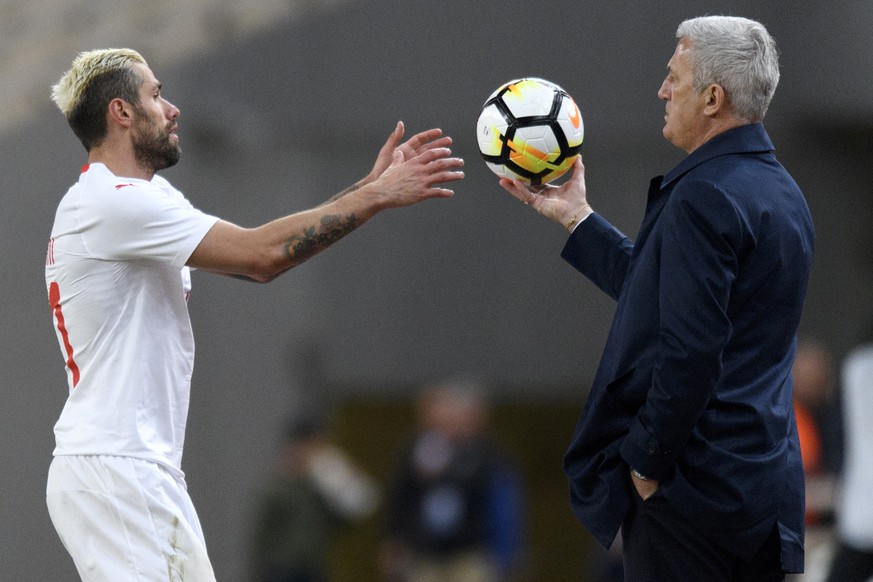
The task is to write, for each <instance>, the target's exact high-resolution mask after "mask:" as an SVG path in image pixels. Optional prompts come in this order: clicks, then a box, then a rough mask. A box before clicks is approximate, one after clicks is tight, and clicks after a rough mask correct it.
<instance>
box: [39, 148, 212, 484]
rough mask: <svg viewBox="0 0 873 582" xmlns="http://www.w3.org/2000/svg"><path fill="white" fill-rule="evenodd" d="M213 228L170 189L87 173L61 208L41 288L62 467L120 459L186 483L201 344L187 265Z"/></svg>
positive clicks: (97, 169) (94, 168)
mask: <svg viewBox="0 0 873 582" xmlns="http://www.w3.org/2000/svg"><path fill="white" fill-rule="evenodd" d="M217 220H218V219H217V218H215V217H212V216H208V215H206V214H204V213H202V212H200V211H199V210H196V209H195V208H193V206H192V205H191V204H190V202H188V200H186V199H185V197H184V196H183V195H182V194H181V193H180V192H179V191H178V190H176V189H174V188H173V187H172V186H171V185H170V184H169V183H168V182H167V181H166V180H164V179H163V178H161V177H158V176H156V177H155V178H154V179H152V180H151V182H149V181H145V180H136V179H130V178H121V177H117V176H115V175H114V174H112V173H111V172H110V171H109V169H108V168H106V166H104V165H102V164H91V165H90V167H89V168H88V169H87V171H85V172H83V173H82V175H81V176H80V178H79V181H78V182H77V183H76V184H74V185H73V186H72V187H71V188H70V190H69V191H68V192H67V194H66V195H65V196H64V197H63V199H62V200H61V202H60V205H59V206H58V210H57V214H56V216H55V223H54V227H53V228H52V234H51V239H50V241H49V249H48V253H47V256H46V270H45V274H46V286H47V288H48V292H49V303H50V305H51V307H52V315H53V319H54V324H55V331H56V333H57V336H58V343H59V345H60V349H61V353H62V355H63V358H64V361H65V362H66V363H67V378H68V388H69V392H68V397H67V401H66V404H65V406H64V409H63V412H62V413H61V416H60V419H59V420H58V422H57V424H56V425H55V440H56V448H55V451H54V454H55V455H121V456H130V457H136V458H140V459H145V460H149V461H154V462H157V463H160V464H162V465H165V466H166V467H167V468H169V469H170V470H172V471H175V472H176V473H177V474H178V475H181V460H182V446H183V443H184V438H185V425H186V421H187V415H188V401H189V395H190V382H191V373H192V369H193V365H194V337H193V333H192V331H191V324H190V320H189V318H188V306H187V297H188V294H189V292H190V289H191V279H190V274H189V270H188V268H187V267H185V266H184V265H185V262H186V261H187V260H188V257H189V256H190V255H191V253H192V252H193V251H194V249H195V248H196V247H197V245H198V244H199V243H200V241H201V240H202V239H203V237H204V236H205V235H206V233H207V232H208V231H209V229H210V228H212V226H213V225H214V224H215V222H216V221H217Z"/></svg>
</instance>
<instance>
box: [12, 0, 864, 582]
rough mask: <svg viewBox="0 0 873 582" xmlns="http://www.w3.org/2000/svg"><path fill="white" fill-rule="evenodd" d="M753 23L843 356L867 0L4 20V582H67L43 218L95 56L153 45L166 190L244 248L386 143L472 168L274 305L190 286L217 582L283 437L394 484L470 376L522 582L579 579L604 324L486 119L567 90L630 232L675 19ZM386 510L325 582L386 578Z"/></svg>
mask: <svg viewBox="0 0 873 582" xmlns="http://www.w3.org/2000/svg"><path fill="white" fill-rule="evenodd" d="M716 13H720V14H731V15H741V16H747V17H750V18H755V19H757V20H760V21H761V22H763V23H764V24H765V25H766V26H767V27H768V29H769V30H770V32H771V34H772V35H773V36H774V37H775V38H776V40H777V43H778V44H779V46H780V48H781V52H782V57H781V64H782V80H781V83H780V86H779V89H778V90H777V92H776V96H775V98H774V100H773V103H772V105H771V108H770V112H769V113H768V116H767V120H766V125H767V128H768V131H769V133H770V135H771V137H772V138H773V140H774V142H775V143H776V146H777V155H778V156H779V159H780V161H781V162H782V163H783V165H785V166H786V167H787V168H788V170H789V171H790V172H791V173H792V175H793V176H794V177H795V179H796V180H797V182H798V183H799V184H800V186H801V188H802V189H803V191H804V192H805V194H806V196H807V199H808V202H809V205H810V208H811V210H812V213H813V216H814V219H815V222H816V227H817V237H818V238H817V257H816V263H815V266H814V269H813V272H812V279H811V282H810V289H809V295H808V300H807V305H806V311H805V314H804V318H803V322H802V325H801V334H802V335H804V336H808V337H814V338H816V339H817V340H818V341H820V342H822V343H824V344H825V345H826V346H827V347H828V349H829V350H830V351H831V353H832V354H833V357H834V358H835V360H840V359H841V358H842V357H843V356H844V355H845V354H846V353H847V352H848V351H849V349H850V348H851V347H852V346H853V345H854V344H855V342H856V341H857V340H858V339H859V337H860V336H861V335H862V333H863V332H865V331H866V330H867V328H868V327H870V325H869V324H870V322H871V321H873V302H871V301H870V297H871V285H873V244H871V243H873V240H871V229H870V227H869V224H870V222H871V219H873V163H871V154H873V83H871V81H870V80H871V79H873V58H871V54H873V51H871V49H873V42H871V37H870V31H871V30H873V0H841V1H840V0H838V1H833V2H820V3H807V2H803V3H801V2H788V1H786V2H759V1H753V0H748V1H728V0H724V1H720V2H704V1H695V0H682V1H676V2H669V3H654V2H644V1H642V0H620V1H616V2H594V1H585V0H583V1H578V0H577V1H572V2H571V1H568V0H554V1H550V2H530V1H527V2H522V1H519V0H503V1H500V2H493V1H482V2H470V1H468V0H444V1H443V2H430V1H425V0H407V1H405V2H385V1H377V0H371V1H355V0H298V1H295V0H236V1H235V2H232V3H231V2H223V1H220V0H172V1H170V0H154V1H151V2H133V1H124V0H123V1H120V2H116V1H111V2H110V1H108V0H107V1H97V0H93V1H89V0H30V1H29V2H19V1H12V0H4V1H2V2H0V79H2V83H0V103H2V107H0V165H2V172H0V192H2V197H3V203H2V211H0V241H2V249H3V253H2V259H0V269H2V271H0V273H2V279H0V280H2V290H3V297H2V302H0V342H2V349H0V359H2V361H0V369H2V371H3V373H2V380H0V388H2V402H3V403H2V406H0V463H2V469H0V504H2V505H0V580H4V581H5V580H9V581H15V582H18V581H44V580H74V579H76V574H75V569H74V568H73V565H72V561H71V560H70V559H69V557H68V556H67V555H66V553H65V552H64V549H63V547H62V546H61V544H60V542H59V540H58V538H57V536H56V534H55V532H54V530H53V528H52V526H51V523H50V521H49V518H48V514H47V511H46V509H45V500H44V487H45V476H46V471H47V468H48V464H49V462H50V456H51V451H52V448H53V435H52V426H53V424H54V422H55V420H56V418H57V416H58V414H59V413H60V410H61V407H62V406H63V403H64V399H65V396H66V390H67V388H66V383H65V377H64V372H63V367H62V365H63V361H62V358H61V357H60V354H59V353H58V346H57V341H56V339H55V336H54V333H53V330H52V322H51V314H50V312H49V309H48V304H47V299H46V292H45V283H44V275H43V257H44V253H45V245H46V242H47V239H48V235H49V232H50V228H51V224H52V220H53V215H54V209H55V207H56V204H57V202H58V200H59V199H60V197H61V196H62V194H63V193H64V192H65V191H66V189H67V188H68V187H69V186H70V185H71V184H72V183H73V182H74V181H75V180H76V179H77V176H78V173H79V168H80V166H81V165H82V164H83V163H84V161H85V152H84V150H83V148H82V147H81V145H80V144H79V143H78V141H77V140H76V139H75V137H74V136H73V134H72V132H71V131H70V130H69V128H68V127H67V125H66V123H65V121H64V119H63V116H62V115H61V114H60V113H59V112H58V111H57V110H56V109H55V108H54V106H53V104H52V103H51V102H50V99H49V87H50V85H51V84H52V83H54V82H55V81H56V80H57V79H58V78H59V77H60V75H61V74H62V73H63V72H64V71H65V70H67V68H68V67H69V65H70V62H71V61H72V59H73V57H74V56H75V55H76V53H78V52H79V51H82V50H88V49H93V48H106V47H113V46H128V47H131V48H135V49H137V50H139V51H140V52H141V53H143V55H144V56H145V57H146V59H147V60H148V61H149V64H150V65H151V67H152V69H153V70H154V71H155V73H156V75H157V77H158V78H159V79H160V80H161V81H162V83H163V94H164V96H165V97H166V98H167V99H168V100H170V101H171V102H173V103H174V104H175V105H177V106H178V107H179V108H180V109H181V111H182V115H181V117H180V119H179V123H180V128H179V134H180V136H181V139H182V145H183V149H184V153H183V157H182V162H181V163H180V164H179V165H178V166H177V167H175V168H172V169H170V170H168V171H166V172H164V175H165V177H167V178H168V179H169V180H170V181H171V182H172V183H173V184H174V185H175V186H176V187H178V188H179V189H180V190H182V191H183V192H184V193H185V194H186V195H187V197H188V198H189V199H190V200H191V201H192V202H193V203H194V204H195V205H196V206H197V207H199V208H201V209H202V210H204V211H205V212H208V213H210V214H215V215H217V216H220V217H222V218H224V219H227V220H230V221H232V222H235V223H237V224H240V225H243V226H256V225H258V224H261V223H263V222H266V221H268V220H270V219H273V218H276V217H278V216H280V215H283V214H288V213H291V212H295V211H299V210H303V209H305V208H307V207H310V206H313V205H316V204H318V203H320V202H322V201H323V200H325V199H326V198H328V197H329V196H331V195H332V194H334V193H336V192H337V191H339V190H341V189H343V188H344V187H346V186H348V185H349V184H351V183H353V182H354V181H356V180H357V179H359V178H361V177H362V176H363V175H364V174H366V173H367V172H368V171H369V169H370V167H371V166H372V163H373V161H374V160H375V156H376V153H377V152H378V150H379V148H380V147H381V145H382V144H383V143H384V141H385V139H386V138H387V136H388V134H389V133H390V131H391V130H392V128H393V127H394V124H395V123H396V121H397V120H403V121H404V122H405V124H406V127H407V133H408V135H412V134H413V133H415V132H417V131H421V130H423V129H426V128H429V127H433V126H439V127H441V128H442V129H443V130H444V131H445V132H446V133H447V134H449V135H451V136H452V137H453V138H454V140H455V145H454V150H455V152H456V154H457V155H459V156H462V157H464V158H465V160H466V163H467V165H466V174H467V178H466V179H465V180H464V181H463V182H462V183H459V184H457V186H456V187H455V192H456V194H455V197H454V198H452V199H449V200H435V201H429V202H427V203H424V204H421V205H418V206H416V207H413V208H408V209H404V210H402V211H391V212H386V213H384V214H382V215H379V216H378V217H376V218H375V219H374V220H373V221H371V223H369V224H367V225H366V226H365V227H363V228H362V229H361V230H360V231H357V232H355V233H354V234H352V235H351V236H349V237H348V238H347V239H345V240H343V241H342V242H341V243H339V244H338V245H337V246H336V247H334V248H332V249H330V250H329V251H328V252H326V253H325V254H323V255H321V256H319V257H318V258H316V259H315V260H313V261H311V262H309V263H306V264H304V265H303V266H301V267H299V268H297V269H295V270H294V271H292V272H290V273H289V274H287V275H285V276H284V277H283V278H281V279H279V280H277V281H275V282H273V283H271V284H270V285H267V286H260V285H253V284H247V283H243V282H240V281H237V280H232V279H229V278H223V277H214V276H210V275H206V274H195V275H194V292H193V295H192V299H191V301H190V303H189V306H190V312H191V318H192V321H193V325H194V332H195V337H196V340H197V362H196V366H195V373H194V383H193V393H192V402H191V409H190V414H189V425H188V433H187V441H186V453H185V459H184V463H183V469H184V470H185V472H186V474H187V478H188V485H189V490H190V492H191V495H192V497H193V499H194V502H195V504H196V506H197V507H198V510H199V512H200V517H201V521H202V523H203V527H204V530H205V534H206V538H207V543H208V546H209V549H210V554H211V556H212V560H213V563H214V566H215V570H216V573H217V575H218V578H219V580H239V581H245V580H248V579H249V565H248V560H249V557H248V548H249V542H250V537H251V533H250V532H251V530H252V516H253V505H254V499H255V497H256V495H257V494H258V492H259V490H260V489H261V488H262V487H263V486H264V483H265V480H266V478H267V475H268V474H269V473H270V470H271V464H272V462H273V459H274V457H275V455H276V452H277V447H278V446H279V442H280V439H281V435H282V431H283V430H284V426H285V423H286V421H287V419H288V418H289V416H290V415H292V414H294V413H295V411H298V410H304V409H305V410H317V411H319V413H320V414H323V415H325V416H327V417H328V418H329V422H330V426H331V427H332V431H333V437H332V438H334V439H335V440H336V441H337V443H338V444H339V445H341V446H342V447H343V448H344V449H345V450H346V452H347V453H348V454H349V455H350V456H352V457H354V458H355V460H356V461H357V462H358V463H359V464H360V465H362V466H363V467H364V468H365V469H366V470H367V471H368V472H369V474H370V475H371V476H372V477H373V478H374V479H375V481H377V482H378V483H380V484H383V485H384V484H386V483H387V481H388V478H389V473H390V471H391V470H392V469H391V467H392V461H393V459H394V458H395V455H396V454H397V453H398V452H399V451H400V449H401V448H402V447H403V446H404V445H405V444H406V441H407V440H408V437H409V431H410V430H411V427H412V424H413V417H414V401H415V398H416V394H417V391H418V390H419V389H420V388H421V387H422V386H423V385H424V384H427V383H429V382H432V381H434V380H437V379H440V378H444V377H448V376H452V375H456V374H472V375H475V376H476V377H477V378H478V379H480V380H481V381H482V383H483V385H485V386H487V391H488V398H489V402H490V404H491V407H492V411H491V426H492V427H493V430H494V439H495V440H497V441H499V442H500V444H501V446H503V447H504V448H505V449H507V450H510V451H511V452H512V454H513V455H514V456H515V457H516V458H517V459H518V460H519V463H520V466H521V471H522V473H523V474H524V476H525V483H526V494H527V496H528V497H527V517H528V519H527V523H528V527H529V531H528V533H527V540H528V545H529V551H528V554H527V574H526V575H527V578H528V579H531V580H586V579H590V578H588V576H589V575H588V573H587V568H588V557H587V556H588V554H587V552H588V549H589V548H590V545H591V543H590V539H589V538H588V536H587V534H586V533H585V532H584V531H583V530H582V528H581V527H580V526H579V525H578V524H576V523H575V521H574V520H573V518H572V517H571V515H570V510H569V503H568V501H567V492H566V485H565V481H564V476H563V473H562V471H561V456H562V454H563V450H564V446H565V445H566V443H567V442H568V440H569V438H570V435H571V434H572V431H573V426H574V423H575V419H576V416H577V415H578V413H579V411H580V409H581V406H582V405H583V403H584V400H585V396H586V392H587V387H588V383H589V381H590V379H591V378H592V377H593V374H594V371H595V367H596V365H597V362H598V360H599V357H600V350H601V348H602V346H603V343H604V340H605V334H606V331H607V327H608V325H609V321H610V318H611V316H612V311H613V307H614V306H613V303H612V302H611V301H610V300H609V299H608V298H606V297H605V296H604V295H601V294H600V293H599V291H597V290H596V289H595V288H594V287H593V285H591V284H589V283H588V282H587V281H586V280H585V279H584V278H583V277H581V276H579V275H578V274H577V273H575V272H574V271H573V270H572V269H571V268H570V267H569V266H568V265H566V264H565V263H563V261H562V260H561V259H560V257H559V253H560V250H561V248H562V246H563V243H564V240H565V232H564V231H563V230H562V229H561V228H559V227H557V226H556V225H553V224H551V223H547V222H546V221H545V220H543V219H540V218H538V217H537V216H534V214H533V213H532V212H531V211H530V210H529V209H527V208H525V207H524V206H522V205H521V204H518V202H515V201H514V200H513V199H512V198H511V197H509V196H508V195H507V194H505V193H504V192H503V191H502V190H501V189H500V188H499V186H498V185H497V181H496V178H495V177H494V176H493V175H492V174H491V173H490V172H489V170H488V169H487V168H486V167H485V165H484V163H483V162H482V161H481V159H480V158H479V154H478V150H477V148H476V140H475V135H474V132H475V124H476V119H477V117H478V114H479V109H480V107H481V104H482V102H483V101H484V99H485V98H486V97H487V96H488V95H489V94H490V93H491V92H492V91H493V90H494V89H496V88H497V86H499V85H500V84H502V83H504V82H505V81H508V80H510V79H513V78H517V77H521V76H540V77H544V78H546V79H549V80H551V81H554V82H556V83H558V84H559V85H561V86H563V87H564V89H566V90H567V91H568V92H569V93H570V94H571V95H573V96H574V98H575V99H576V101H577V103H578V104H579V106H580V108H581V110H582V114H583V118H584V122H585V130H586V136H585V144H584V146H583V156H584V159H585V163H586V167H587V169H588V174H587V176H588V189H589V199H590V201H591V202H592V204H593V206H594V207H595V208H596V209H597V210H598V211H599V212H600V213H601V214H603V215H604V216H606V217H607V218H609V219H610V220H611V221H612V222H613V223H614V224H616V225H617V226H618V227H619V228H621V229H623V230H624V231H625V232H626V233H628V234H629V235H630V236H633V235H634V234H635V232H636V228H637V226H638V224H639V221H640V219H641V218H642V214H643V210H644V206H645V193H646V188H647V185H648V180H649V179H650V178H651V177H652V176H655V175H657V174H663V173H664V172H666V171H667V170H669V169H670V168H671V167H672V166H673V165H674V164H675V163H676V162H677V161H679V160H680V159H681V157H682V155H683V153H682V152H680V151H679V150H676V149H675V148H673V147H672V146H671V145H670V144H668V143H667V142H666V141H664V140H663V138H662V137H661V126H662V116H663V104H662V103H661V102H659V100H658V99H657V97H656V92H657V90H658V87H659V86H660V83H661V81H662V79H663V76H664V72H665V69H666V64H667V61H668V59H669V57H670V55H671V54H672V52H673V48H674V45H675V39H674V33H675V30H676V27H677V25H678V24H679V22H681V21H682V20H683V19H685V18H687V17H692V16H699V15H704V14H716ZM380 531H381V517H380V515H379V512H378V511H377V513H376V514H375V515H374V516H372V517H370V518H368V520H366V521H365V522H364V523H363V524H361V525H358V526H355V527H353V528H351V529H348V530H345V532H344V533H343V534H342V536H341V538H340V539H339V540H338V542H337V544H336V547H335V548H334V549H332V550H331V552H332V553H331V560H332V564H333V566H332V572H333V574H334V579H337V580H376V579H377V574H376V566H375V563H374V562H375V558H374V556H375V551H374V547H375V544H376V543H377V539H378V537H379V535H381V534H380V533H379V532H380Z"/></svg>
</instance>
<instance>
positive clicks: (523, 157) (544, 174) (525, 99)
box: [477, 77, 584, 186]
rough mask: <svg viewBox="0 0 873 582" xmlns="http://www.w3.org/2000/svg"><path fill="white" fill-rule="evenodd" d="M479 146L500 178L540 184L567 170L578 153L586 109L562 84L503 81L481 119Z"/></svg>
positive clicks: (488, 163) (489, 100) (531, 78)
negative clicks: (580, 108)
mask: <svg viewBox="0 0 873 582" xmlns="http://www.w3.org/2000/svg"><path fill="white" fill-rule="evenodd" d="M477 131H478V141H479V151H480V152H481V153H482V157H483V158H484V159H485V163H486V164H487V165H488V167H489V168H491V170H492V171H493V172H494V173H495V174H497V175H498V176H500V177H501V178H503V177H505V178H511V179H518V180H520V181H522V182H524V183H525V184H530V185H533V186H538V185H541V184H545V183H547V182H551V181H552V180H555V179H556V178H559V177H560V176H562V175H563V174H564V173H566V172H567V170H569V169H570V168H571V167H572V166H573V162H575V161H576V158H577V157H578V156H579V150H580V149H581V147H582V138H583V136H584V130H583V125H582V114H581V113H580V112H579V107H577V106H576V102H575V101H573V98H572V97H570V95H569V94H568V93H567V92H566V91H564V90H563V89H561V88H560V87H559V86H557V85H555V84H554V83H551V82H549V81H546V80H544V79H538V78H535V77H528V78H524V79H516V80H514V81H510V82H509V83H506V84H505V85H502V86H501V87H500V88H499V89H497V90H496V91H495V92H494V93H492V94H491V96H490V97H488V99H487V100H486V101H485V104H484V105H483V106H482V113H480V114H479V121H478V123H477Z"/></svg>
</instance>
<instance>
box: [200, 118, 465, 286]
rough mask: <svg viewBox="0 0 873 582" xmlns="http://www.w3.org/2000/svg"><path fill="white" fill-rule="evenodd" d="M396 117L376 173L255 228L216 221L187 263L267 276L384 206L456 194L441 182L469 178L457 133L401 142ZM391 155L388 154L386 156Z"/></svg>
mask: <svg viewBox="0 0 873 582" xmlns="http://www.w3.org/2000/svg"><path fill="white" fill-rule="evenodd" d="M402 136H403V126H402V124H398V126H397V128H396V129H395V131H394V132H393V133H392V134H391V136H390V137H389V138H388V141H387V142H386V144H385V145H384V146H383V147H382V150H381V151H380V152H379V156H378V157H377V161H376V164H375V165H374V167H373V170H372V171H371V172H370V174H369V175H368V176H367V177H366V178H364V179H363V180H361V181H360V182H359V183H358V184H356V185H355V186H354V187H352V188H349V189H347V190H345V191H343V192H341V193H340V194H339V195H337V196H334V197H333V198H332V199H330V200H328V201H327V202H325V203H324V204H322V205H321V206H317V207H315V208H312V209H310V210H305V211H303V212H298V213H296V214H291V215H289V216H285V217H283V218H279V219H277V220H274V221H272V222H269V223H267V224H264V225H262V226H259V227H257V228H242V227H239V226H236V225H234V224H231V223H229V222H226V221H218V222H217V223H216V224H215V226H213V227H212V229H211V230H210V231H209V232H208V233H207V234H206V236H205V237H204V238H203V240H202V241H201V243H200V245H198V247H197V248H196V249H195V250H194V252H193V253H192V255H191V257H190V258H189V259H188V263H187V264H188V266H191V267H194V268H197V269H202V270H205V271H210V272H215V273H223V274H226V275H232V276H237V277H241V278H244V279H251V280H253V281H258V282H268V281H271V280H273V279H275V278H276V277H278V276H279V275H281V274H282V273H284V272H285V271H287V270H289V269H291V268H293V267H295V266H297V265H299V264H301V263H303V262H304V261H306V260H308V259H310V258H312V257H313V256H315V255H316V254H318V253H320V252H321V251H323V250H324V249H326V248H328V247H329V246H331V245H332V244H334V243H335V242H337V241H338V240H340V239H341V238H343V237H345V236H346V235H347V234H349V233H350V232H352V231H353V230H355V229H356V228H358V227H359V226H361V225H362V224H364V223H365V222H367V221H368V220H369V219H370V218H372V217H373V216H375V215H376V214H377V213H379V212H381V211H382V210H386V209H389V208H401V207H404V206H411V205H413V204H417V203H419V202H422V201H424V200H428V199H431V198H448V197H450V196H452V195H453V192H452V191H451V190H449V189H446V188H443V187H442V185H443V184H445V183H447V182H453V181H456V180H460V179H462V178H463V177H464V174H463V172H461V171H460V168H461V167H462V166H463V164H464V162H463V160H461V159H460V158H454V157H451V153H452V152H451V150H450V149H449V148H448V146H449V145H451V138H448V137H441V136H442V132H441V131H440V130H439V129H434V130H429V131H426V132H422V133H420V134H418V135H416V136H415V137H413V138H411V139H410V140H409V141H407V142H406V143H404V144H402V145H399V146H398V145H396V144H398V143H399V142H400V139H401V138H402ZM389 154H390V161H388V160H389V158H388V156H389Z"/></svg>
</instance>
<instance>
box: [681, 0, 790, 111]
mask: <svg viewBox="0 0 873 582" xmlns="http://www.w3.org/2000/svg"><path fill="white" fill-rule="evenodd" d="M676 38H677V39H683V38H684V39H687V40H689V41H690V43H691V52H690V56H691V66H692V70H693V76H694V89H695V90H696V91H703V90H704V89H705V88H706V87H707V86H709V85H711V84H717V85H721V87H722V88H723V89H724V90H725V94H726V96H727V102H728V105H729V106H730V109H731V111H732V112H733V114H734V115H736V116H737V117H739V118H741V119H743V120H745V121H747V122H750V123H755V122H759V121H761V120H763V119H764V114H765V113H767V107H768V106H769V105H770V100H771V99H772V98H773V93H775V92H776V85H778V84H779V53H778V50H777V49H776V42H775V41H774V40H773V38H772V37H771V36H770V34H769V33H768V32H767V29H766V28H764V25H762V24H761V23H759V22H755V21H754V20H749V19H748V18H739V17H734V16H702V17H700V18H691V19H689V20H686V21H684V22H683V23H682V24H680V25H679V28H678V29H677V30H676Z"/></svg>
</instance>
